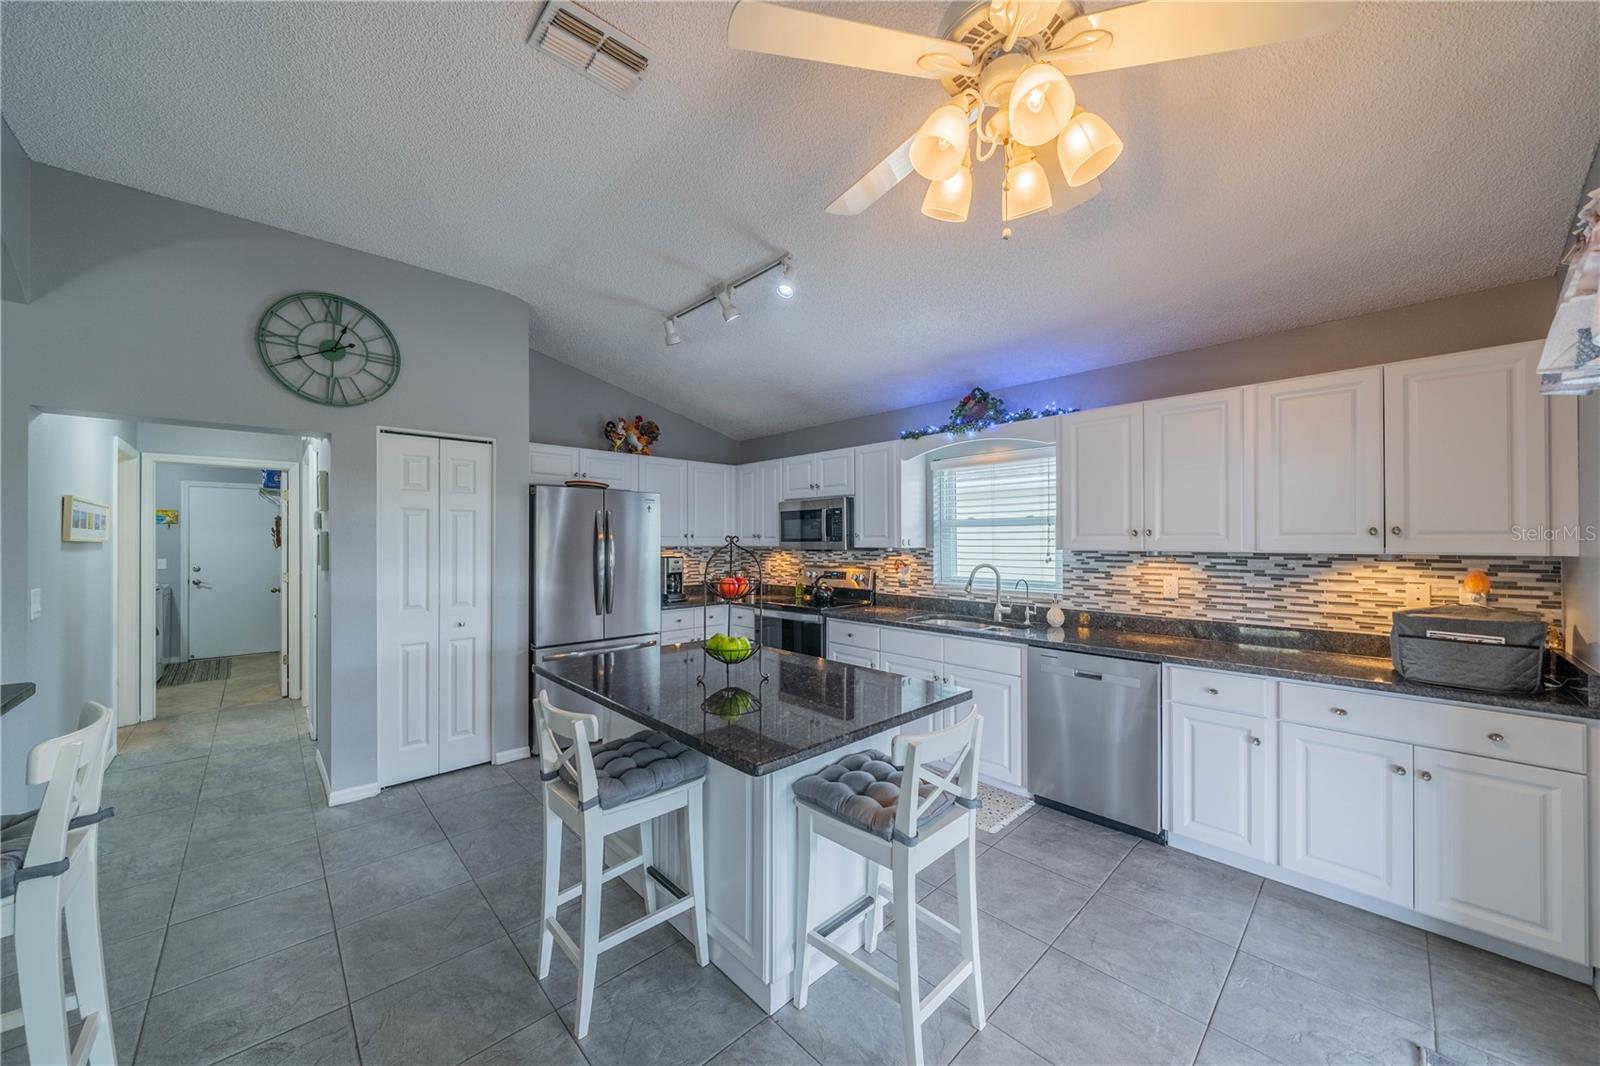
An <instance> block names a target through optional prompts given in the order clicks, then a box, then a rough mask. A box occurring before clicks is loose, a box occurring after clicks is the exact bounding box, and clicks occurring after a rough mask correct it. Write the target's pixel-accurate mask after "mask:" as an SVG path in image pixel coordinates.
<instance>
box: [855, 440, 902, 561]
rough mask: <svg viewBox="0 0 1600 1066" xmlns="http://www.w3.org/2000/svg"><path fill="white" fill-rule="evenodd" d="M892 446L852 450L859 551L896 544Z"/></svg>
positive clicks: (896, 469) (894, 450) (896, 488)
mask: <svg viewBox="0 0 1600 1066" xmlns="http://www.w3.org/2000/svg"><path fill="white" fill-rule="evenodd" d="M898 452H899V449H898V448H897V447H896V446H895V445H894V444H869V445H865V446H863V447H860V448H857V449H855V467H856V472H855V484H856V491H855V497H856V505H855V519H856V530H855V543H856V547H858V548H891V547H894V544H895V539H896V538H895V536H894V528H895V524H896V523H895V511H896V509H897V507H896V505H897V504H898V503H899V486H898V485H897V484H896V482H897V480H898V479H897V477H896V475H897V474H898V473H899V467H900V463H899V461H898V459H897V455H898Z"/></svg>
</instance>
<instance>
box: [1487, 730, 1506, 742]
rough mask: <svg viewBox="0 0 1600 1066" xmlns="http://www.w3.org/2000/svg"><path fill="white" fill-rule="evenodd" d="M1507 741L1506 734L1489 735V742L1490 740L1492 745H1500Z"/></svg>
mask: <svg viewBox="0 0 1600 1066" xmlns="http://www.w3.org/2000/svg"><path fill="white" fill-rule="evenodd" d="M1505 739H1506V738H1505V734H1503V733H1490V734H1489V740H1490V742H1491V743H1494V744H1499V743H1501V742H1502V741H1504V740H1505Z"/></svg>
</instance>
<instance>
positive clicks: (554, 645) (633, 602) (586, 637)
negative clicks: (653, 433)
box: [529, 485, 661, 662]
mask: <svg viewBox="0 0 1600 1066" xmlns="http://www.w3.org/2000/svg"><path fill="white" fill-rule="evenodd" d="M529 509H530V516H529V522H530V524H531V536H530V538H529V541H530V548H531V552H532V560H531V561H532V565H531V567H530V573H531V574H532V582H533V588H532V590H531V592H532V594H531V595H530V597H529V601H530V603H531V604H532V608H533V618H532V624H531V625H530V627H529V632H530V633H531V634H532V641H533V650H534V654H535V660H536V661H539V662H542V661H544V660H546V659H548V658H551V657H553V656H556V655H566V654H569V653H576V654H591V653H593V652H597V651H606V650H620V649H622V648H625V647H633V646H638V645H641V644H648V643H652V642H654V641H656V640H657V639H658V638H659V637H660V635H661V588H660V584H661V563H660V559H661V496H660V494H659V493H654V492H622V491H620V490H615V489H586V488H564V487H561V486H556V485H535V486H533V487H532V488H531V489H530V490H529Z"/></svg>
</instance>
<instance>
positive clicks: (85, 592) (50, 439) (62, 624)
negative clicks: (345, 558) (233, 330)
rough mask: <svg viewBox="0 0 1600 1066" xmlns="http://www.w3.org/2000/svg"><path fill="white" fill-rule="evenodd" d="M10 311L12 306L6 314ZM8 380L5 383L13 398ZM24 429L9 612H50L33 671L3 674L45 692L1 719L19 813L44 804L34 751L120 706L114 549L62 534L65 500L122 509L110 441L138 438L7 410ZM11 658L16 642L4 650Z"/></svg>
mask: <svg viewBox="0 0 1600 1066" xmlns="http://www.w3.org/2000/svg"><path fill="white" fill-rule="evenodd" d="M10 313H11V308H10V307H8V308H7V309H6V314H7V317H9V316H10ZM10 391H11V389H10V382H9V381H8V382H7V383H6V392H7V394H9V393H10ZM13 418H15V423H16V424H17V425H20V426H21V428H22V431H23V432H22V436H23V439H24V440H25V441H26V449H25V451H24V450H20V449H19V452H18V454H19V455H22V456H25V457H26V459H27V462H26V464H25V465H23V466H22V473H23V474H24V476H23V477H21V478H17V480H18V481H20V482H22V487H23V488H24V490H25V492H24V493H23V494H21V495H18V496H15V497H13V496H11V495H10V494H11V493H12V491H13V485H12V479H13V476H14V474H13V469H12V466H11V449H10V445H9V444H8V445H7V448H6V452H7V454H6V467H7V469H6V471H5V486H4V491H5V492H6V493H7V502H6V504H5V507H6V524H7V528H6V532H5V537H6V542H7V544H8V546H9V545H12V544H20V545H24V546H25V547H26V552H27V580H26V581H24V582H21V583H20V584H19V585H18V586H17V587H13V586H12V585H10V584H9V583H8V584H7V585H6V587H5V609H6V610H8V611H9V610H12V609H13V608H15V609H18V610H20V612H21V614H22V617H23V619H24V620H26V619H27V612H28V589H30V588H37V589H39V590H40V592H41V594H42V601H43V607H44V610H43V613H41V614H40V616H39V618H38V619H37V620H35V621H33V622H26V621H25V622H24V624H25V625H27V626H28V628H29V629H30V630H32V633H33V638H34V639H33V644H34V655H33V658H32V661H31V662H30V663H29V666H28V669H27V670H21V669H12V668H11V667H10V666H9V665H8V666H7V667H6V670H5V679H6V680H7V681H13V680H16V681H22V680H31V681H34V682H35V683H36V684H37V685H38V686H39V691H38V693H37V694H36V695H35V696H34V697H33V699H31V700H29V701H28V702H27V703H24V704H23V705H22V706H21V707H18V708H16V709H15V710H13V711H12V712H11V713H10V714H8V715H6V716H5V719H4V726H3V728H4V737H3V741H4V744H3V747H4V754H3V765H0V778H3V781H0V803H3V804H4V808H5V810H8V811H22V810H30V809H32V808H33V807H36V806H38V803H39V800H40V798H41V796H42V795H43V788H42V787H41V788H35V789H28V788H26V787H25V786H24V784H23V768H24V766H25V765H26V763H27V758H28V750H29V749H30V748H32V747H33V745H35V744H37V743H38V742H39V741H41V740H47V739H49V738H50V737H53V736H59V735H61V734H62V733H65V732H68V731H70V730H72V729H75V728H77V719H78V709H79V708H80V707H82V706H83V701H84V700H98V701H100V702H101V703H104V704H107V705H108V706H110V705H113V704H114V703H115V687H114V685H113V678H112V661H111V660H112V648H113V647H114V644H113V637H114V633H115V630H114V624H115V619H114V617H113V615H112V613H111V611H110V610H109V609H108V608H109V606H110V594H111V588H112V582H111V575H112V562H113V557H112V546H111V544H110V542H106V543H103V544H87V543H80V544H68V543H66V542H64V541H62V539H61V497H62V496H65V495H69V494H70V495H73V496H83V497H85V498H87V499H90V500H93V501H95V502H96V503H104V504H107V505H109V506H113V507H114V506H115V505H116V498H117V495H116V491H115V480H114V476H113V467H112V454H113V453H112V439H113V438H114V437H119V436H120V437H121V438H122V439H123V440H125V441H127V442H128V443H130V444H131V443H133V440H134V436H135V426H134V425H133V423H131V422H116V421H110V420H107V419H102V418H80V417H75V416H71V415H51V414H36V415H34V416H33V417H32V418H29V417H28V413H27V412H25V411H23V412H16V413H15V414H13V412H11V411H8V412H7V413H6V423H7V424H6V427H5V428H6V430H7V431H10V430H11V428H12V423H13ZM5 654H6V656H7V659H8V660H9V659H10V657H11V648H10V646H9V644H8V645H7V647H6V648H5Z"/></svg>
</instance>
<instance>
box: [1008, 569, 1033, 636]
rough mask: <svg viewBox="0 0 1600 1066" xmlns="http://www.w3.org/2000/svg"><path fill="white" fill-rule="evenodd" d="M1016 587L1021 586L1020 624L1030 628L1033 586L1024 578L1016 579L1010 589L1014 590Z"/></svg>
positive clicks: (1031, 622)
mask: <svg viewBox="0 0 1600 1066" xmlns="http://www.w3.org/2000/svg"><path fill="white" fill-rule="evenodd" d="M1018 585H1021V586H1022V624H1023V625H1025V626H1031V625H1033V586H1032V585H1030V584H1028V579H1027V578H1025V577H1019V578H1017V580H1016V581H1015V582H1014V583H1013V584H1012V586H1011V587H1012V588H1013V589H1014V588H1016V587H1017V586H1018Z"/></svg>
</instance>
